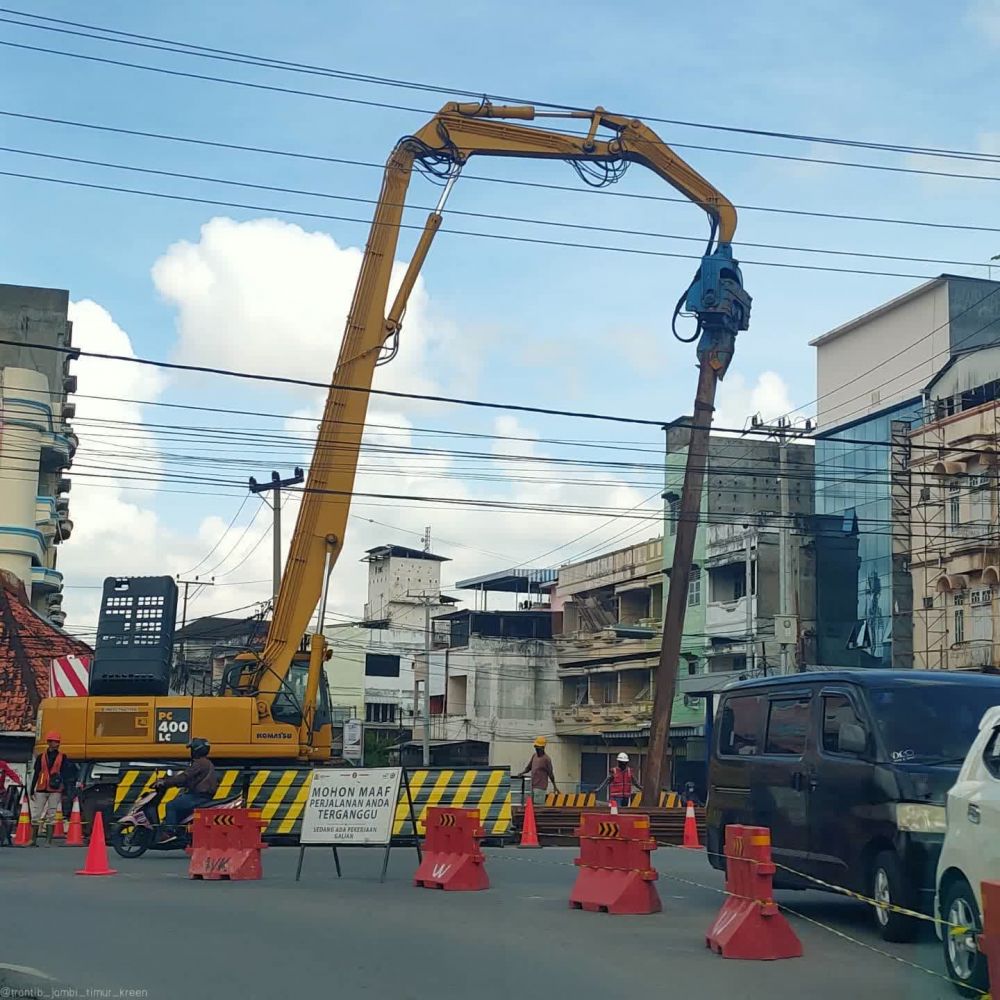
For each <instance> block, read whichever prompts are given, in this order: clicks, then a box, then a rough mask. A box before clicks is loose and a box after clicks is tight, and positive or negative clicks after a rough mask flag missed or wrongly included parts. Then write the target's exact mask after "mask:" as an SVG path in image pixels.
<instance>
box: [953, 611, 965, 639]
mask: <svg viewBox="0 0 1000 1000" xmlns="http://www.w3.org/2000/svg"><path fill="white" fill-rule="evenodd" d="M953 641H954V642H965V611H964V609H962V608H955V634H954V640H953Z"/></svg>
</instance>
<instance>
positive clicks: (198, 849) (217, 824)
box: [188, 807, 267, 882]
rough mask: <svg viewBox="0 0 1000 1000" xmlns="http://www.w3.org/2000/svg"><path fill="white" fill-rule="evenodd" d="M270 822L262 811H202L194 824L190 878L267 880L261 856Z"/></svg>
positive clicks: (220, 809)
mask: <svg viewBox="0 0 1000 1000" xmlns="http://www.w3.org/2000/svg"><path fill="white" fill-rule="evenodd" d="M266 825H267V824H266V822H265V821H264V820H262V819H261V817H260V810H259V809H230V808H224V807H223V808H218V809H198V810H196V811H195V814H194V822H193V823H192V824H191V847H190V848H189V849H188V850H189V851H190V854H191V863H190V864H189V865H188V877H189V878H198V879H207V880H210V881H218V880H220V879H229V880H231V881H233V882H236V881H244V880H249V879H259V878H262V877H263V874H264V872H263V869H262V868H261V863H260V852H261V851H262V850H264V848H265V847H266V845H265V844H264V843H263V842H262V841H261V839H260V835H261V831H262V830H263V829H264V827H265V826H266Z"/></svg>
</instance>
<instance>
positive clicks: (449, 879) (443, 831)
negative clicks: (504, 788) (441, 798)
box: [413, 806, 490, 892]
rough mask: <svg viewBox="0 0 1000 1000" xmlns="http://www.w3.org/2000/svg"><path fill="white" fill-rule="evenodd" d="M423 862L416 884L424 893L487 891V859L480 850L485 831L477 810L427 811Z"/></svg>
mask: <svg viewBox="0 0 1000 1000" xmlns="http://www.w3.org/2000/svg"><path fill="white" fill-rule="evenodd" d="M426 829H427V834H426V836H425V837H424V845H423V860H422V861H421V862H420V867H419V868H418V869H417V871H416V874H415V875H414V876H413V884H414V885H416V886H422V887H423V888H424V889H448V890H451V891H453V892H470V891H474V890H477V889H488V888H489V887H490V879H489V876H488V875H487V874H486V867H485V865H484V862H485V860H486V859H485V858H484V857H483V852H482V851H481V850H480V849H479V841H480V840H481V839H482V838H483V836H484V835H485V833H486V831H485V830H483V827H482V824H481V823H480V820H479V810H477V809H452V808H447V809H446V808H444V807H440V806H431V807H430V808H429V809H428V810H427V823H426Z"/></svg>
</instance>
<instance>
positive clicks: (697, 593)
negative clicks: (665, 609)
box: [688, 569, 701, 608]
mask: <svg viewBox="0 0 1000 1000" xmlns="http://www.w3.org/2000/svg"><path fill="white" fill-rule="evenodd" d="M698 604H701V570H700V569H693V570H691V576H690V577H689V578H688V607H689V608H693V607H695V606H696V605H698Z"/></svg>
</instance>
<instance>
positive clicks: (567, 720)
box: [552, 701, 653, 733]
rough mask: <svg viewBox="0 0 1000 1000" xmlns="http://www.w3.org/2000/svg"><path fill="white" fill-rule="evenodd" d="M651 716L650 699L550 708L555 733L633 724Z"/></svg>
mask: <svg viewBox="0 0 1000 1000" xmlns="http://www.w3.org/2000/svg"><path fill="white" fill-rule="evenodd" d="M652 717H653V703H652V701H629V702H616V703H615V704H611V705H607V704H605V705H572V706H569V707H567V706H562V707H559V708H553V709H552V721H553V722H554V723H555V725H556V732H557V733H562V732H566V733H571V732H580V731H581V730H582V731H588V730H594V731H596V730H599V729H606V728H607V727H608V726H610V725H616V726H624V727H627V726H634V725H641V724H644V723H647V722H649V720H650V719H651V718H652Z"/></svg>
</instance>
